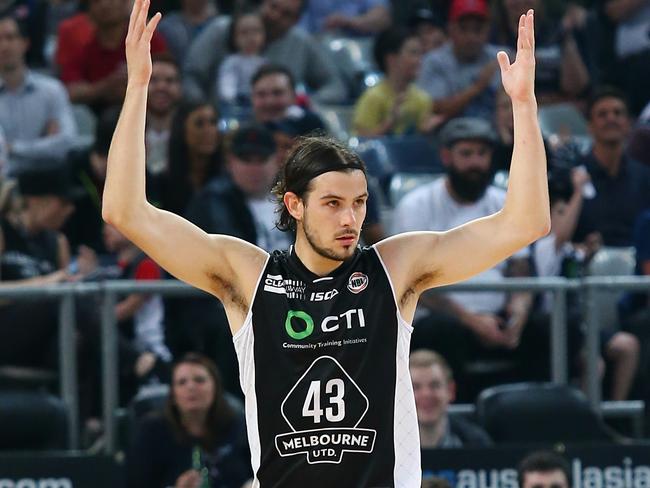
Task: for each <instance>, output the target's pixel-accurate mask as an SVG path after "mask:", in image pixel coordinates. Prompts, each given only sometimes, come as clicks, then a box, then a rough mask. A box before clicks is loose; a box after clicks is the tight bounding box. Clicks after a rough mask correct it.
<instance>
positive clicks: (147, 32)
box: [145, 12, 162, 42]
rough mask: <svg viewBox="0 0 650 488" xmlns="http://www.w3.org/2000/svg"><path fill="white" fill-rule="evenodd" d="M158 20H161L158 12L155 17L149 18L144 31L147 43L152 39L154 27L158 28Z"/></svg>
mask: <svg viewBox="0 0 650 488" xmlns="http://www.w3.org/2000/svg"><path fill="white" fill-rule="evenodd" d="M160 19H162V14H161V13H160V12H156V15H154V16H153V17H151V20H150V21H149V23H148V24H147V28H146V29H145V36H146V38H147V41H148V42H150V41H151V38H152V37H153V33H154V32H155V30H156V27H157V26H158V22H160Z"/></svg>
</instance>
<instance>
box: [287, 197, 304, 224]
mask: <svg viewBox="0 0 650 488" xmlns="http://www.w3.org/2000/svg"><path fill="white" fill-rule="evenodd" d="M283 199H284V206H285V207H287V211H288V212H289V214H290V215H291V216H292V217H293V218H294V219H296V220H297V221H300V220H302V216H303V213H304V211H305V206H304V204H303V201H302V198H300V197H299V196H298V195H296V194H295V193H293V192H292V191H288V192H286V193H285V194H284V198H283Z"/></svg>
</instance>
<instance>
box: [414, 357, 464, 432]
mask: <svg viewBox="0 0 650 488" xmlns="http://www.w3.org/2000/svg"><path fill="white" fill-rule="evenodd" d="M411 381H412V382H413V392H414V394H415V408H416V410H417V415H418V422H419V423H420V424H423V425H432V424H436V423H438V422H439V421H440V419H441V418H442V417H443V416H444V415H445V414H446V413H447V407H448V406H449V403H451V402H452V401H453V399H454V386H453V383H450V382H449V381H448V380H447V378H446V376H445V374H444V372H443V370H442V368H441V367H440V366H439V365H437V364H434V365H433V366H431V367H426V368H411Z"/></svg>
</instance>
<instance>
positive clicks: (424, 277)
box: [399, 271, 438, 306]
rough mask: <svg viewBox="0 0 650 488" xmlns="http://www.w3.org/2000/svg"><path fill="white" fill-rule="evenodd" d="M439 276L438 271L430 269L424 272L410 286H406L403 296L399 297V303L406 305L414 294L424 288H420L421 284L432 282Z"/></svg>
mask: <svg viewBox="0 0 650 488" xmlns="http://www.w3.org/2000/svg"><path fill="white" fill-rule="evenodd" d="M437 276H438V272H437V271H429V272H427V273H423V274H421V275H420V276H418V277H417V278H415V279H414V280H413V281H412V282H411V283H410V284H409V286H408V287H407V288H406V290H405V291H404V293H402V296H401V297H400V299H399V304H400V306H405V305H406V304H407V303H408V301H409V300H411V299H412V298H413V296H414V295H415V294H416V292H417V293H421V292H422V290H421V288H420V285H422V283H426V282H431V281H433V280H434V279H435V278H436V277H437Z"/></svg>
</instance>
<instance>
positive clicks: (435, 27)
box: [408, 8, 447, 54]
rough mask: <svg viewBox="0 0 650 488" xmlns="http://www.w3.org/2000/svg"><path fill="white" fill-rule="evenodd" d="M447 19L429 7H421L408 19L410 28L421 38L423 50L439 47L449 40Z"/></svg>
mask: <svg viewBox="0 0 650 488" xmlns="http://www.w3.org/2000/svg"><path fill="white" fill-rule="evenodd" d="M445 27H446V26H445V21H444V19H443V18H442V17H441V16H440V15H439V14H438V13H437V12H434V11H433V10H431V9H428V8H419V9H417V10H416V11H415V12H413V15H411V18H410V19H409V21H408V28H409V29H410V30H411V31H412V32H415V34H416V35H417V36H418V37H419V38H420V44H421V46H422V52H423V53H424V54H427V53H428V52H429V51H433V50H434V49H438V48H439V47H442V45H443V44H444V43H445V42H446V41H447V32H446V31H445Z"/></svg>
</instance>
